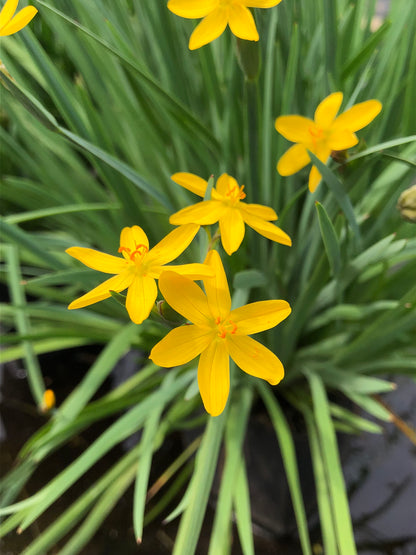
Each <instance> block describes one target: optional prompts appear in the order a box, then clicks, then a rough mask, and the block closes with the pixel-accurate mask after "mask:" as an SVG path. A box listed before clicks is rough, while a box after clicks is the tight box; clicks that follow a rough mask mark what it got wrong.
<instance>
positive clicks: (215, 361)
mask: <svg viewBox="0 0 416 555" xmlns="http://www.w3.org/2000/svg"><path fill="white" fill-rule="evenodd" d="M205 263H206V264H207V265H209V266H211V267H212V268H213V269H214V272H215V273H214V277H212V278H205V279H204V286H205V291H206V294H204V293H203V291H202V290H201V289H200V287H198V285H197V284H196V283H194V282H193V281H191V280H190V279H188V278H186V277H183V276H180V275H178V274H177V273H175V272H169V271H166V272H163V274H162V275H161V276H160V280H159V287H160V291H161V292H162V294H163V296H164V297H165V299H166V301H167V302H168V304H169V305H171V306H172V308H173V309H174V310H176V312H179V314H182V315H183V316H185V318H187V319H188V320H189V321H190V322H192V323H191V324H190V325H189V324H188V325H184V326H180V327H178V328H175V329H173V330H172V331H170V332H169V333H168V334H167V335H166V336H165V337H164V338H163V339H162V340H161V341H159V343H157V344H156V345H155V346H154V347H153V349H152V351H151V353H150V359H151V360H153V362H154V363H155V364H158V365H159V366H162V367H171V366H179V365H181V364H186V363H187V362H190V361H191V360H192V359H194V358H195V357H197V356H198V355H200V358H199V364H198V386H199V391H200V393H201V397H202V401H203V403H204V406H205V409H206V411H207V412H208V413H209V414H210V415H211V416H218V415H219V414H221V413H222V411H223V410H224V407H225V405H226V403H227V399H228V394H229V391H230V357H231V358H232V359H233V360H234V362H235V363H236V365H237V366H238V367H239V368H241V370H243V371H244V372H246V373H247V374H250V375H251V376H255V377H256V378H262V379H263V380H267V381H268V382H269V383H270V384H272V385H276V384H277V383H279V382H280V380H281V379H282V378H283V375H284V369H283V365H282V363H281V362H280V360H279V359H278V358H277V356H276V355H275V354H274V353H272V352H271V351H270V350H269V349H267V348H266V347H264V345H262V344H261V343H259V342H258V341H256V340H255V339H253V338H251V337H249V336H250V335H251V334H254V333H259V332H261V331H264V330H268V329H270V328H273V327H274V326H277V324H279V323H280V322H282V321H283V320H284V319H285V318H287V317H288V316H289V314H290V312H291V309H290V306H289V303H287V302H286V301H283V300H269V301H259V302H255V303H251V304H248V305H245V306H241V307H240V308H235V309H234V310H231V297H230V291H229V289H228V283H227V277H226V275H225V272H224V267H223V265H222V262H221V258H220V256H219V254H218V252H217V251H209V252H208V255H207V258H206V260H205Z"/></svg>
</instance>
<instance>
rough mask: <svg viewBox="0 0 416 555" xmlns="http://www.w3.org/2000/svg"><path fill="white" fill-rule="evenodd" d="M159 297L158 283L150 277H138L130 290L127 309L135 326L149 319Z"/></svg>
mask: <svg viewBox="0 0 416 555" xmlns="http://www.w3.org/2000/svg"><path fill="white" fill-rule="evenodd" d="M156 297H157V285H156V281H155V280H154V279H153V278H151V277H149V276H136V277H135V278H134V279H133V282H132V283H131V285H130V286H129V288H128V291H127V299H126V309H127V312H128V313H129V316H130V319H131V320H132V322H134V323H135V324H141V323H142V322H143V320H146V318H148V316H149V314H150V311H151V310H152V308H153V305H154V304H155V300H156Z"/></svg>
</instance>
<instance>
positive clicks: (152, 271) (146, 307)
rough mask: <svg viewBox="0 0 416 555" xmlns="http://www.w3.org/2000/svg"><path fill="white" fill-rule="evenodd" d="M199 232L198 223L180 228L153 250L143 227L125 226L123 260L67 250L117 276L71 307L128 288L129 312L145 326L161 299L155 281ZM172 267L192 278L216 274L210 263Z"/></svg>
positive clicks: (120, 249) (83, 261) (79, 249)
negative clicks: (157, 300)
mask: <svg viewBox="0 0 416 555" xmlns="http://www.w3.org/2000/svg"><path fill="white" fill-rule="evenodd" d="M198 229H199V226H197V225H194V224H189V225H184V226H181V227H178V228H177V229H174V230H173V231H171V232H170V233H169V234H168V235H166V237H165V238H164V239H162V240H161V241H159V243H158V244H157V245H156V246H154V247H153V248H152V249H150V250H149V241H148V239H147V236H146V234H145V232H144V231H143V229H142V228H141V227H139V226H138V225H134V226H133V227H125V228H123V230H122V231H121V235H120V248H119V250H118V252H120V253H121V254H122V255H123V257H122V258H121V257H117V256H112V255H110V254H105V253H103V252H99V251H96V250H93V249H88V248H84V247H71V248H69V249H67V250H66V252H67V253H68V254H69V255H71V256H72V257H74V258H76V259H77V260H79V261H80V262H82V263H83V264H85V265H86V266H88V267H89V268H92V269H93V270H98V271H100V272H105V273H107V274H116V275H114V276H113V277H111V278H110V279H107V280H106V281H104V283H101V285H98V287H95V288H94V289H92V290H91V291H89V292H88V293H86V294H85V295H83V296H82V297H79V298H78V299H76V300H75V301H73V302H72V303H71V304H70V305H69V306H68V308H69V309H73V308H83V307H84V306H88V305H91V304H94V303H97V302H99V301H102V300H104V299H107V298H108V297H110V296H111V293H110V291H116V292H120V291H124V289H127V298H126V308H127V312H128V313H129V316H130V318H131V319H132V321H133V322H134V323H135V324H141V323H142V322H143V320H145V319H146V318H147V317H148V316H149V314H150V311H151V310H152V307H153V304H154V302H155V300H156V297H157V286H156V281H155V280H156V279H158V278H159V276H160V274H161V273H162V272H163V270H164V269H165V264H167V263H168V262H171V261H172V260H174V259H175V258H177V257H178V256H179V255H180V254H182V252H183V251H184V250H185V249H186V248H187V247H188V245H189V244H190V243H191V241H192V239H193V238H194V237H195V235H196V233H197V232H198ZM168 268H171V269H172V270H175V271H176V272H178V273H180V274H184V275H186V276H189V277H191V278H192V279H201V278H203V277H205V276H207V275H212V270H211V269H210V268H209V267H208V266H207V265H206V264H182V265H178V266H168Z"/></svg>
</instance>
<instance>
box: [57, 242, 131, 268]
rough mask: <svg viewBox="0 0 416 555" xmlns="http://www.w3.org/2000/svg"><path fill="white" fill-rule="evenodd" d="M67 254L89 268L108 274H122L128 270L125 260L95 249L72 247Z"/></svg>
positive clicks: (67, 250)
mask: <svg viewBox="0 0 416 555" xmlns="http://www.w3.org/2000/svg"><path fill="white" fill-rule="evenodd" d="M65 252H66V253H67V254H69V255H70V256H72V257H73V258H76V259H77V260H79V261H80V262H82V263H83V264H85V266H88V268H92V269H93V270H98V271H99V272H104V273H106V274H120V273H121V272H124V270H126V269H127V262H126V261H125V260H124V258H121V257H118V256H112V255H111V254H105V253H103V252H100V251H96V250H94V249H86V248H84V247H70V248H69V249H66V251H65Z"/></svg>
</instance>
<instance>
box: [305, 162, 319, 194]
mask: <svg viewBox="0 0 416 555" xmlns="http://www.w3.org/2000/svg"><path fill="white" fill-rule="evenodd" d="M321 179H322V175H321V174H320V173H319V171H318V168H317V167H316V166H312V168H311V171H310V172H309V180H308V187H309V191H310V192H311V193H314V192H315V190H316V188H317V187H318V185H319V183H320V182H321Z"/></svg>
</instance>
